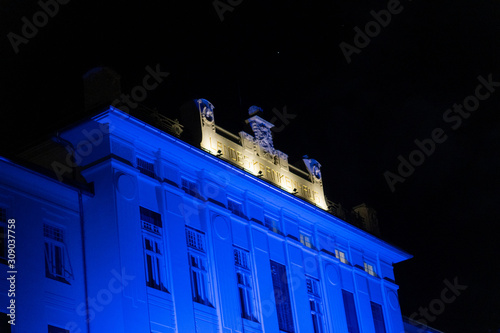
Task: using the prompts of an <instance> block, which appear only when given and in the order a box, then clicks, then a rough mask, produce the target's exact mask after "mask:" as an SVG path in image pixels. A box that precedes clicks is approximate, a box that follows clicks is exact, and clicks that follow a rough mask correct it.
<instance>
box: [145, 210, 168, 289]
mask: <svg viewBox="0 0 500 333" xmlns="http://www.w3.org/2000/svg"><path fill="white" fill-rule="evenodd" d="M139 214H140V217H139V220H140V224H141V231H142V234H141V241H142V250H143V258H144V273H145V279H146V286H147V287H149V288H152V289H156V290H159V291H163V292H167V293H168V292H169V291H168V281H169V278H168V271H167V265H166V259H167V256H166V248H165V243H164V238H163V222H162V219H161V214H160V213H157V212H155V211H152V210H150V209H147V208H145V207H142V206H139ZM148 243H149V244H151V245H152V247H151V248H149V247H148Z"/></svg>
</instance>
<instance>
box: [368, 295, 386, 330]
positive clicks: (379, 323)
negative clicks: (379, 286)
mask: <svg viewBox="0 0 500 333" xmlns="http://www.w3.org/2000/svg"><path fill="white" fill-rule="evenodd" d="M370 304H371V307H372V315H373V323H374V324H375V333H386V331H385V322H384V313H383V311H382V305H380V304H377V303H374V302H370Z"/></svg>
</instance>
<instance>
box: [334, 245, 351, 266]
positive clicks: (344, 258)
mask: <svg viewBox="0 0 500 333" xmlns="http://www.w3.org/2000/svg"><path fill="white" fill-rule="evenodd" d="M341 254H343V255H341ZM335 258H337V259H338V260H339V261H340V262H341V263H343V264H346V265H349V264H350V262H349V259H347V251H343V250H342V249H339V248H336V249H335Z"/></svg>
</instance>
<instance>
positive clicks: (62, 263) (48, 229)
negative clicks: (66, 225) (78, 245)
mask: <svg viewBox="0 0 500 333" xmlns="http://www.w3.org/2000/svg"><path fill="white" fill-rule="evenodd" d="M43 235H44V237H45V276H46V277H48V278H51V279H54V280H57V281H61V282H64V283H68V284H69V282H68V280H69V279H70V278H71V279H73V269H72V268H71V263H70V261H69V255H68V250H67V248H66V244H65V243H64V230H63V229H62V228H58V227H55V226H51V225H48V224H44V225H43Z"/></svg>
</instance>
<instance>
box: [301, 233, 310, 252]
mask: <svg viewBox="0 0 500 333" xmlns="http://www.w3.org/2000/svg"><path fill="white" fill-rule="evenodd" d="M300 242H301V243H302V244H303V245H304V246H307V247H308V248H310V249H312V248H313V245H312V242H311V236H310V235H307V234H304V233H302V232H301V233H300Z"/></svg>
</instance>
